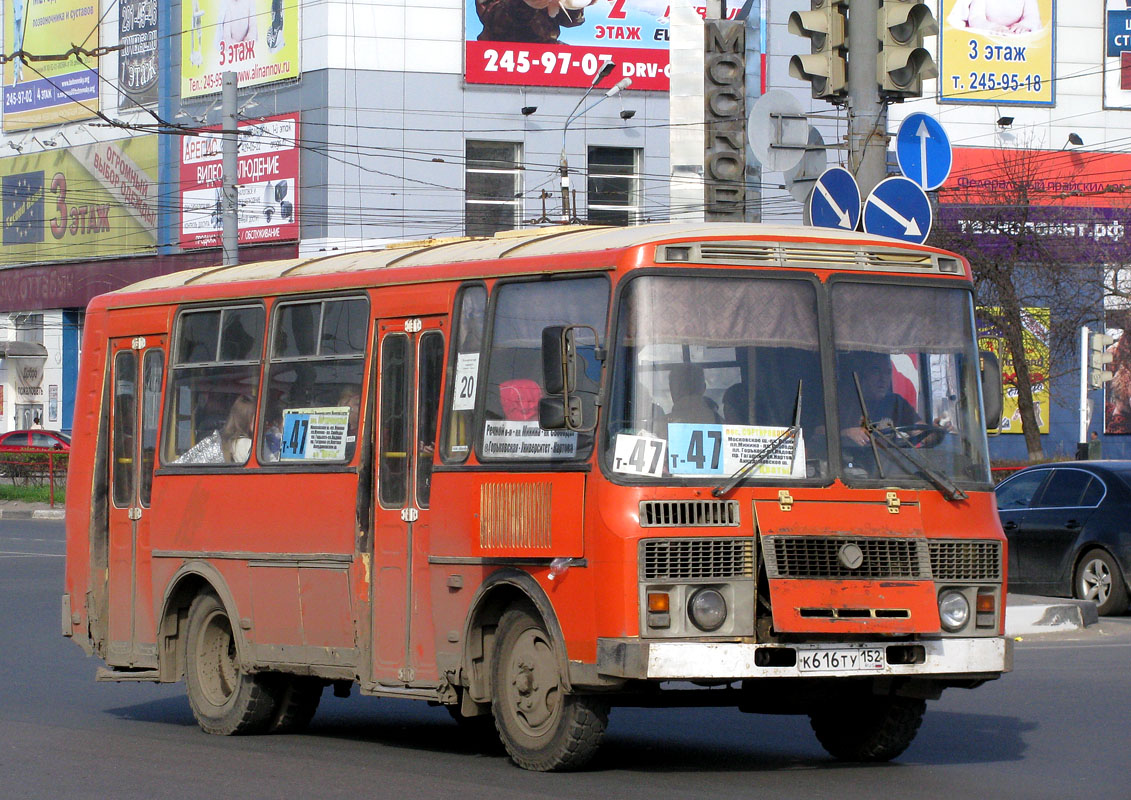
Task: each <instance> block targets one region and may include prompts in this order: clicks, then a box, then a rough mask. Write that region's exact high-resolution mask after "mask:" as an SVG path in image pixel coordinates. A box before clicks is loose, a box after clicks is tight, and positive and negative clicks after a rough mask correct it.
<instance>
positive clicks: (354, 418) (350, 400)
mask: <svg viewBox="0 0 1131 800" xmlns="http://www.w3.org/2000/svg"><path fill="white" fill-rule="evenodd" d="M338 406H339V407H341V406H345V407H347V408H348V409H349V410H350V411H349V425H348V427H347V432H348V435H349V436H356V435H357V423H358V421H359V420H360V419H361V391H360V390H359V389H358V388H357V387H356V386H347V387H346V388H344V389H342V391H341V393H340V394H339V395H338Z"/></svg>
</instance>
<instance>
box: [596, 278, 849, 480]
mask: <svg viewBox="0 0 1131 800" xmlns="http://www.w3.org/2000/svg"><path fill="white" fill-rule="evenodd" d="M618 319H619V321H618V334H617V341H616V346H615V351H614V353H613V361H614V367H613V379H612V386H613V387H614V388H613V391H612V394H611V398H610V405H609V409H608V414H607V417H606V424H607V431H608V436H607V442H608V446H607V452H606V454H605V455H606V463H607V464H608V465H609V468H610V469H611V470H612V471H613V472H617V473H621V474H626V475H633V476H637V477H652V478H664V477H669V478H670V477H686V478H710V479H712V480H715V481H716V482H718V479H720V478H723V479H725V478H726V477H727V476H729V475H732V474H733V473H734V472H735V471H737V470H738V469H740V468H741V467H742V466H743V464H744V463H745V462H746V461H748V460H750V459H752V458H755V459H756V460H758V461H759V463H758V465H757V466H756V467H755V468H754V470H753V471H752V474H751V475H750V478H751V479H752V480H762V479H770V480H789V479H798V478H819V477H821V476H822V475H824V474H825V473H826V472H827V465H828V443H827V439H826V435H825V430H826V424H825V415H824V414H825V412H824V392H823V389H822V384H823V380H822V370H821V359H820V338H819V336H818V325H817V285H816V284H815V283H814V282H810V281H806V280H783V279H780V278H750V277H729V276H728V277H704V276H696V277H689V276H645V277H641V278H637V279H635V280H633V281H632V282H631V283H629V284H628V286H627V287H626V288H625V291H624V292H623V293H622V295H621V300H620V309H619V315H618ZM796 422H799V423H800V425H799V430H798V431H797V432H796V435H789V436H783V434H786V433H789V432H790V430H791V428H792V427H793V426H794V424H795V423H796Z"/></svg>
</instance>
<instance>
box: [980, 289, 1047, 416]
mask: <svg viewBox="0 0 1131 800" xmlns="http://www.w3.org/2000/svg"><path fill="white" fill-rule="evenodd" d="M978 311H979V313H978V315H977V316H978V349H979V350H988V351H989V352H991V353H993V354H994V355H996V356H997V358H998V362H999V363H1000V364H1001V377H1002V384H1003V387H1002V400H1003V401H1004V402H1003V405H1002V412H1001V432H1002V433H1022V432H1023V431H1022V430H1021V412H1020V410H1019V409H1018V407H1017V370H1016V369H1015V368H1014V366H1013V359H1012V358H1011V357H1010V355H1009V351H1008V350H1007V349H1006V346H1005V342H1004V341H1003V340H1002V334H1001V331H999V330H998V329H997V328H996V327H995V326H994V324H993V323H992V321H991V320H992V318H993V317H994V316H996V315H997V314H999V313H1000V311H1001V309H998V308H980V309H978ZM1021 325H1022V328H1023V329H1024V330H1023V333H1022V336H1023V339H1022V341H1023V342H1024V347H1025V363H1026V364H1028V365H1029V385H1030V386H1031V387H1032V391H1033V409H1034V411H1035V412H1036V414H1037V425H1038V426H1039V428H1040V431H1041V433H1048V432H1049V412H1050V410H1051V409H1050V398H1049V310H1048V309H1047V308H1024V309H1022V310H1021ZM987 421H988V420H987Z"/></svg>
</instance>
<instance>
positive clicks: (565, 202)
mask: <svg viewBox="0 0 1131 800" xmlns="http://www.w3.org/2000/svg"><path fill="white" fill-rule="evenodd" d="M615 68H616V62H613V61H606V62H605V63H604V65H602V67H601V69H600V71H599V72H598V73H597V76H596V77H595V78H593V82H592V83H591V84H589V88H588V89H586V90H585V94H583V95H581V99H580V100H578V101H577V105H575V106H574V107H573V111H571V112H570V113H569V116H568V117H566V121H565V124H564V125H562V158H561V164H560V167H559V170H560V172H561V175H562V216H563V217H564V218H565V223H566V224H567V225H568V224H569V223H570V220H571V219H572V217H573V215H572V214H571V213H570V207H569V162H568V161H567V160H566V131H567V130H568V129H569V126H570V123H572V122H573V121H574V120H578V119H581V118H582V117H583V116H585V114H586V112H588V111H590V110H592V109H593V108H596V107H597V106H598V105H599V104H601V103H603V102H604V101H605V100H607V99H609V98H610V97H612V96H614V95H616V94H619V93H620V92H621V90H623V89H627V88H628V87H629V86H631V85H632V80H631V79H630V78H621V79H620V80H619V81H617V82H616V84H614V85H613V87H612V88H611V89H609V90H608V91H607V92H605V94H604V95H602V96H601V97H598V98H597V99H596V100H594V101H593V102H592V103H590V104H589V105H587V106H586V107H585V108H581V104H582V103H584V102H585V98H587V97H588V96H589V93H590V92H592V91H593V90H594V89H596V88H597V84H598V83H600V82H601V81H603V80H604V79H605V78H607V77H609V75H611V74H612V72H613V70H614V69H615ZM578 109H580V110H578Z"/></svg>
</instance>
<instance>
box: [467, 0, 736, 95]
mask: <svg viewBox="0 0 1131 800" xmlns="http://www.w3.org/2000/svg"><path fill="white" fill-rule="evenodd" d="M698 11H699V13H700V15H704V14H705V13H706V9H705V8H698ZM738 11H739V6H738V5H736V6H735V7H733V8H731V9H730V15H731V16H732V17H733V16H734V15H735V14H737V13H738ZM669 16H670V5H669V3H668V2H667V0H529V1H528V0H464V32H465V42H464V45H465V46H464V77H465V78H466V80H467V82H468V83H490V84H505V85H513V86H563V87H575V88H588V87H589V86H590V85H591V84H592V82H593V78H594V76H596V75H597V73H598V71H599V70H600V69H601V65H602V64H604V63H605V62H606V61H614V62H616V64H617V69H616V71H615V72H614V73H613V75H612V76H611V77H610V78H608V79H607V84H608V85H609V86H611V85H612V84H613V83H615V82H616V81H618V80H620V79H621V78H631V79H632V88H633V89H649V90H656V91H664V92H666V91H667V90H668V77H669V72H670V64H669V60H668V38H669V37H668V33H669ZM604 85H605V84H602V86H604Z"/></svg>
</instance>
